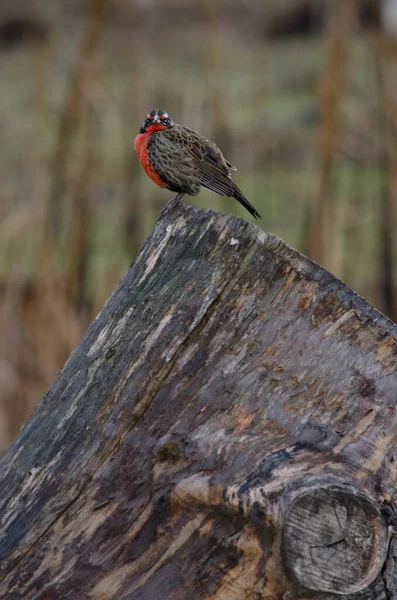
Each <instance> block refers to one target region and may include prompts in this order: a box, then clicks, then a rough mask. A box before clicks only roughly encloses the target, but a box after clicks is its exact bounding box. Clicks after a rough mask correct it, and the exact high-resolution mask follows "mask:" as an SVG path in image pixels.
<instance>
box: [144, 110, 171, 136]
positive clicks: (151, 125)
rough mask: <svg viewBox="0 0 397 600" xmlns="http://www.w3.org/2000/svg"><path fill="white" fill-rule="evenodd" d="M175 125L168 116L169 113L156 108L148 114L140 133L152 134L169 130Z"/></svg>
mask: <svg viewBox="0 0 397 600" xmlns="http://www.w3.org/2000/svg"><path fill="white" fill-rule="evenodd" d="M174 125H175V123H174V121H173V120H172V119H171V118H170V117H169V116H168V113H166V112H165V111H164V110H161V109H159V108H155V109H153V110H151V111H150V112H149V113H148V114H147V116H146V119H145V120H144V122H143V124H142V127H141V128H140V130H139V133H150V132H151V131H159V130H161V129H169V128H170V127H174Z"/></svg>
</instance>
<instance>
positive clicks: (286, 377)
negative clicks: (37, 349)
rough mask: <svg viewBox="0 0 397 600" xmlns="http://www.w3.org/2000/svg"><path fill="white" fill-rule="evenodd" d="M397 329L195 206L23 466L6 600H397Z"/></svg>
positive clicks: (43, 423) (6, 524)
mask: <svg viewBox="0 0 397 600" xmlns="http://www.w3.org/2000/svg"><path fill="white" fill-rule="evenodd" d="M396 340H397V327H396V326H395V325H393V324H392V323H391V322H390V321H389V320H388V319H387V318H386V317H384V316H383V315H381V314H380V313H379V312H377V311H376V310H375V309H374V308H372V307H371V306H369V305H368V304H367V303H366V302H365V301H364V300H363V299H362V298H360V297H359V296H358V295H357V294H355V293H354V292H353V291H352V290H351V289H349V288H348V287H347V286H346V285H344V284H343V283H342V282H340V281H339V280H338V279H336V278H335V277H333V276H332V275H331V274H330V273H328V272H327V271H325V270H324V269H322V268H321V267H319V266H318V265H316V264H315V263H313V262H312V261H310V260H309V259H308V258H306V257H304V256H302V255H301V254H299V253H298V252H296V251H295V250H293V249H291V248H289V247H288V246H287V245H286V244H285V243H284V242H282V241H281V240H280V239H278V238H276V237H274V236H272V235H270V234H267V233H264V232H263V231H261V230H260V229H259V228H258V227H256V226H254V225H251V224H248V223H246V222H245V221H243V220H241V219H237V218H235V217H233V216H230V215H222V214H216V213H214V212H212V211H209V210H199V209H195V208H191V207H187V206H182V205H179V206H178V207H177V208H176V209H175V210H174V211H173V212H169V211H168V212H165V213H164V215H163V218H161V219H160V220H159V222H158V223H157V226H156V229H155V231H154V232H153V233H152V235H151V236H150V237H149V238H148V240H147V241H146V243H145V245H144V247H143V249H142V251H141V253H140V254H139V256H138V257H137V259H136V260H135V261H134V263H133V264H132V266H131V267H130V269H129V270H128V271H127V273H126V274H125V276H124V277H123V279H122V280H121V282H120V284H119V286H118V287H117V289H116V290H115V292H114V293H113V294H112V296H111V297H110V298H109V300H108V302H107V303H106V304H105V306H104V308H103V310H102V312H101V313H100V315H99V316H98V317H97V319H96V320H95V322H94V323H93V325H92V326H91V328H90V329H89V331H88V332H87V334H86V336H85V338H84V339H83V341H82V342H81V344H80V345H79V347H78V348H77V349H76V350H75V351H74V353H73V354H72V355H71V357H70V359H69V360H68V362H67V363H66V364H65V366H64V368H63V370H62V372H61V373H60V375H59V376H58V378H57V379H56V381H55V382H54V384H53V386H52V388H51V389H50V390H49V392H48V393H47V394H46V396H45V397H44V398H43V400H42V401H41V402H40V403H39V404H38V406H37V408H36V410H35V412H34V414H33V415H32V417H31V419H30V420H29V422H28V423H27V425H26V426H25V427H24V428H23V430H22V431H21V433H20V435H19V437H18V439H17V440H16V442H15V443H14V445H13V446H12V448H11V449H10V450H9V452H8V453H7V455H6V456H5V457H4V459H3V463H2V466H1V481H0V483H1V490H2V494H1V499H0V503H1V514H2V521H1V523H2V525H1V539H2V543H1V545H0V558H1V561H0V573H1V576H2V579H1V583H0V597H4V598H13V599H17V598H28V599H40V600H44V599H46V600H48V599H51V598H57V599H58V598H62V599H68V598H70V599H71V600H78V599H80V598H81V599H86V598H94V599H103V600H108V599H116V598H117V599H124V598H125V599H127V598H128V599H133V600H135V599H136V600H153V599H154V598H158V597H161V598H162V599H163V600H166V599H170V600H171V599H174V598H178V600H184V599H189V600H199V599H200V600H202V599H210V598H211V599H214V600H265V599H266V600H298V599H299V600H306V599H307V600H309V599H314V600H328V599H333V598H340V597H345V598H347V599H348V600H355V599H357V600H367V599H368V600H375V599H376V600H383V599H384V600H388V599H390V598H396V599H397V574H396V572H395V571H396V570H395V567H394V560H396V559H397V549H396V546H395V543H394V539H393V541H392V543H390V539H391V537H392V535H393V533H394V526H395V523H396V466H395V465H396V461H395V458H396V456H397V413H396V389H397V375H396V367H397V345H396Z"/></svg>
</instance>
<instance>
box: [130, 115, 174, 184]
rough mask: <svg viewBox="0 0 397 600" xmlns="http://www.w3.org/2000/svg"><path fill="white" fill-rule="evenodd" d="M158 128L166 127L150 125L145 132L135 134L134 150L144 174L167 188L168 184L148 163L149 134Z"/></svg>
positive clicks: (163, 127)
mask: <svg viewBox="0 0 397 600" xmlns="http://www.w3.org/2000/svg"><path fill="white" fill-rule="evenodd" d="M160 129H167V128H166V127H165V126H164V125H161V124H158V125H151V126H150V127H148V128H147V129H146V131H145V133H140V134H138V135H137V136H136V138H135V142H134V148H135V152H136V153H137V154H138V157H139V160H140V161H141V165H142V167H143V168H144V170H145V172H146V174H147V175H148V177H150V179H151V180H152V181H153V182H154V183H155V184H156V185H158V186H160V187H162V188H168V185H167V184H166V183H165V181H163V179H162V178H161V177H160V175H159V174H158V173H157V172H156V170H155V169H154V168H153V167H152V165H151V164H150V158H149V150H148V143H149V140H150V136H151V134H152V133H153V131H159V130H160Z"/></svg>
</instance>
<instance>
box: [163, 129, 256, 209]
mask: <svg viewBox="0 0 397 600" xmlns="http://www.w3.org/2000/svg"><path fill="white" fill-rule="evenodd" d="M155 139H156V146H157V148H156V153H157V155H158V161H156V171H157V172H158V173H160V175H161V177H162V178H163V179H164V181H166V182H167V185H168V187H169V189H172V190H174V191H177V192H183V193H185V194H190V195H193V196H194V195H195V194H197V192H198V191H199V189H200V186H203V187H206V188H207V189H209V190H212V191H213V192H216V193H217V194H219V195H220V196H226V197H227V198H236V200H238V202H240V204H242V205H243V206H244V208H246V209H247V210H248V212H249V213H251V215H252V216H253V217H255V219H257V218H259V217H260V214H259V213H258V211H257V210H256V208H255V207H254V206H253V205H252V204H251V203H250V202H249V200H247V198H246V197H245V196H244V194H243V193H242V192H241V190H240V189H239V187H238V186H237V185H236V184H235V183H234V181H232V179H231V177H230V172H231V170H232V169H233V167H232V165H231V164H230V163H229V162H228V161H226V160H225V158H224V157H223V154H222V152H221V151H220V150H219V148H217V146H216V145H215V144H214V143H213V142H211V141H210V140H207V139H206V138H205V137H203V136H201V135H199V134H198V133H196V132H195V131H193V130H192V129H189V128H188V127H182V126H181V125H175V127H172V128H170V129H165V130H161V131H159V132H156V138H155Z"/></svg>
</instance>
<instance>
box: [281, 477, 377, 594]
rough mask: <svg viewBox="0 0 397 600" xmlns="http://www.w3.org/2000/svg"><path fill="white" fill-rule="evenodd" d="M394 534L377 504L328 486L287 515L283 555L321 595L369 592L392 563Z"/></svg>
mask: <svg viewBox="0 0 397 600" xmlns="http://www.w3.org/2000/svg"><path fill="white" fill-rule="evenodd" d="M387 547H388V532H387V526H386V523H385V521H384V519H383V517H382V515H381V513H380V510H379V509H378V507H377V506H376V504H375V503H374V502H373V501H372V500H371V499H370V498H368V497H366V496H364V495H362V494H358V493H356V492H355V491H354V490H352V489H345V488H343V487H341V486H335V485H328V486H321V487H315V488H313V489H310V490H309V491H306V492H304V493H303V494H301V495H300V496H299V497H298V498H295V500H294V501H293V502H292V504H291V506H290V507H289V509H288V510H287V513H286V517H285V521H284V526H283V538H282V554H283V559H284V563H285V567H286V569H287V571H288V572H289V573H290V574H292V575H293V576H294V577H295V578H296V579H297V580H298V581H299V583H301V584H302V585H303V586H305V587H306V588H308V589H311V590H315V591H325V592H333V593H335V594H340V595H344V594H350V593H355V592H358V591H360V590H363V589H365V588H366V587H367V586H368V585H369V584H370V583H371V582H372V581H373V580H374V579H375V578H376V577H377V575H378V574H379V572H380V570H381V568H382V566H383V564H384V561H385V560H386V554H387Z"/></svg>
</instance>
